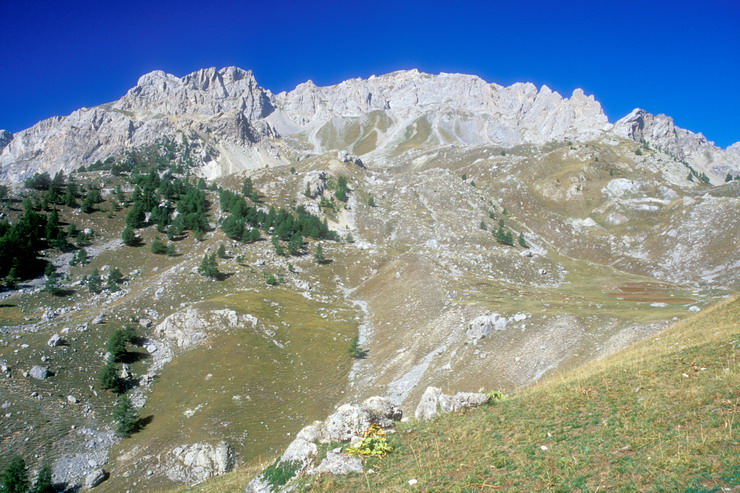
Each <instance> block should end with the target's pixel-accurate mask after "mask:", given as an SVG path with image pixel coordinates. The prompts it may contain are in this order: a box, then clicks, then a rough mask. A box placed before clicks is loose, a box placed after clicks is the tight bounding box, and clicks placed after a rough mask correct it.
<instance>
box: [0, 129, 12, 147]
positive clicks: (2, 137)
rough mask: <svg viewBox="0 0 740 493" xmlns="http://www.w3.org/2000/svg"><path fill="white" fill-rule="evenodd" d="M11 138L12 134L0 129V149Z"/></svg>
mask: <svg viewBox="0 0 740 493" xmlns="http://www.w3.org/2000/svg"><path fill="white" fill-rule="evenodd" d="M11 140H13V134H12V133H10V132H8V131H7V130H0V151H2V150H3V148H4V147H5V146H6V145H8V144H9V143H10V141H11Z"/></svg>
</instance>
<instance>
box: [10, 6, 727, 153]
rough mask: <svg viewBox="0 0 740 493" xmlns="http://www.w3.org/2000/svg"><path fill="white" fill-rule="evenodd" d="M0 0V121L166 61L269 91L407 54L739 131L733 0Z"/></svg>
mask: <svg viewBox="0 0 740 493" xmlns="http://www.w3.org/2000/svg"><path fill="white" fill-rule="evenodd" d="M351 3H352V2H347V1H318V0H317V1H302V2H298V1H293V2H286V1H284V2H280V1H275V0H273V1H270V2H267V1H265V2H252V1H241V2H238V1H226V0H209V1H199V2H195V1H190V0H180V1H177V2H174V1H169V0H165V1H154V0H150V1H139V0H133V1H128V2H108V1H106V0H97V1H75V0H69V1H58V0H56V1H41V0H38V1H36V0H26V1H23V2H11V1H9V0H4V1H2V2H0V128H7V129H8V130H11V131H18V130H21V129H23V128H26V127H28V126H30V125H32V124H34V123H35V122H37V121H38V120H41V119H43V118H47V117H50V116H53V115H65V114H68V113H70V112H71V111H74V110H75V109H77V108H79V107H82V106H94V105H97V104H101V103H104V102H108V101H112V100H115V99H118V98H119V97H120V96H121V95H123V94H124V93H125V92H126V90H128V89H129V88H130V87H132V86H133V85H135V83H136V80H137V79H138V77H139V76H140V75H141V74H143V73H146V72H148V71H151V70H155V69H161V70H165V71H167V72H170V73H174V74H176V75H178V76H182V75H185V74H186V73H189V72H192V71H194V70H197V69H199V68H204V67H212V66H215V67H224V66H228V65H236V66H239V67H242V68H245V69H252V70H254V72H255V76H256V78H257V80H258V82H259V83H260V84H261V85H262V86H263V87H266V88H268V89H270V90H272V91H274V92H277V91H281V90H289V89H292V88H293V87H295V86H296V85H297V84H298V83H300V82H303V81H305V80H307V79H312V80H313V81H314V82H316V83H317V84H320V85H325V84H334V83H337V82H340V81H341V80H343V79H346V78H349V77H368V76H370V75H372V74H381V73H386V72H390V71H393V70H399V69H405V68H419V69H420V70H423V71H426V72H431V73H438V72H464V73H471V74H476V75H479V76H481V77H483V78H484V79H486V80H487V81H489V82H496V83H499V84H505V85H508V84H511V83H514V82H518V81H531V82H534V83H535V84H537V85H538V86H540V85H542V84H547V85H548V86H550V87H551V88H552V89H554V90H557V91H558V92H560V93H561V94H564V95H569V94H570V93H571V92H572V91H573V89H575V88H576V87H581V88H583V89H584V90H585V91H586V92H587V93H588V94H594V95H595V96H596V98H597V99H598V100H599V101H600V102H601V104H602V105H603V106H604V109H605V111H606V113H607V115H608V116H609V119H610V121H614V120H616V119H619V118H621V117H622V116H624V115H625V114H627V113H628V112H629V111H630V110H631V109H632V108H634V107H642V108H645V109H647V110H648V111H650V112H652V113H666V114H668V115H670V116H672V117H674V118H675V120H676V123H677V124H678V125H679V126H681V127H684V128H688V129H689V130H692V131H696V132H699V131H700V132H702V133H704V134H705V135H706V136H707V137H708V138H709V139H710V140H714V141H715V142H717V144H719V145H720V146H722V147H725V146H727V145H728V144H731V143H733V142H735V141H738V140H740V0H703V1H691V2H689V1H684V0H675V1H650V0H643V1H632V0H621V1H616V2H613V1H600V0H590V1H581V0H573V1H569V2H554V1H550V2H545V1H537V0H531V1H516V0H509V1H506V2H502V1H498V0H488V1H466V0H459V1H457V2H450V1H444V2H437V1H434V0H428V1H425V2H419V1H408V2H403V1H401V0H396V1H387V0H376V1H373V2H356V3H357V5H350V4H351Z"/></svg>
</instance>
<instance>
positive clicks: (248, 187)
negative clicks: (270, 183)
mask: <svg viewBox="0 0 740 493" xmlns="http://www.w3.org/2000/svg"><path fill="white" fill-rule="evenodd" d="M253 186H254V185H253V184H252V179H251V178H249V177H247V178H244V184H243V185H242V194H244V196H245V197H251V196H252V191H253Z"/></svg>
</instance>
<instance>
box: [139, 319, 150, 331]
mask: <svg viewBox="0 0 740 493" xmlns="http://www.w3.org/2000/svg"><path fill="white" fill-rule="evenodd" d="M139 325H140V326H141V327H143V328H145V329H148V328H149V327H151V326H152V321H151V320H149V319H148V318H141V319H139Z"/></svg>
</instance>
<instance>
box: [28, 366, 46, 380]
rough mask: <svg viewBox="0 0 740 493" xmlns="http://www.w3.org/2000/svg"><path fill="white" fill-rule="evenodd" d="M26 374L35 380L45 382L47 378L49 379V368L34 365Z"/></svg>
mask: <svg viewBox="0 0 740 493" xmlns="http://www.w3.org/2000/svg"><path fill="white" fill-rule="evenodd" d="M28 374H29V375H30V376H32V377H33V378H35V379H36V380H46V379H47V378H49V367H48V366H40V365H35V366H34V367H33V368H31V369H30V370H29V371H28Z"/></svg>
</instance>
